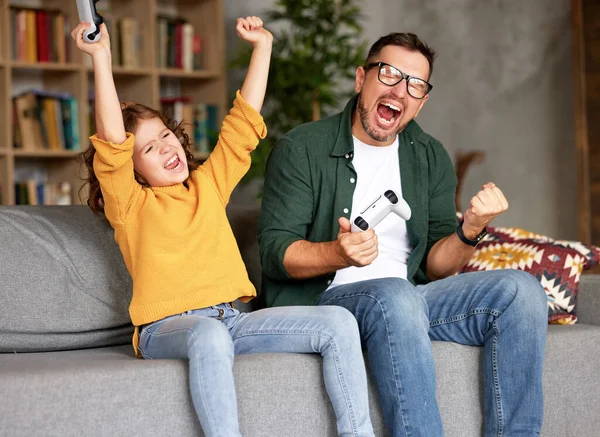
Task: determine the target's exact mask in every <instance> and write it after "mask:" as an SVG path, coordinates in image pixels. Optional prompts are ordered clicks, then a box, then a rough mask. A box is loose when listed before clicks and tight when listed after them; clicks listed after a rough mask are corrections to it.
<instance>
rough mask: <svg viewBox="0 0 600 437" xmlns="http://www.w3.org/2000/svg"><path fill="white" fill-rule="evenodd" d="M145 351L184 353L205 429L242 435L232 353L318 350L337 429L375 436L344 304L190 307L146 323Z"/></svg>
mask: <svg viewBox="0 0 600 437" xmlns="http://www.w3.org/2000/svg"><path fill="white" fill-rule="evenodd" d="M139 349H140V352H141V353H142V355H143V357H144V358H145V359H163V358H174V359H188V360H189V372H190V389H191V394H192V400H193V403H194V407H195V409H196V413H197V414H198V418H199V419H200V424H201V426H202V430H203V431H204V434H205V435H206V436H207V437H217V436H223V437H237V436H241V434H240V430H239V425H238V412H237V402H236V392H235V387H234V379H233V359H234V355H237V354H247V353H274V352H290V353H316V354H321V356H322V357H323V376H324V379H325V387H326V390H327V393H328V394H329V398H330V400H331V403H332V405H333V409H334V412H335V415H336V419H337V431H338V434H339V435H340V436H356V437H358V436H361V437H362V436H373V435H374V434H373V427H372V425H371V421H370V418H369V407H368V394H367V381H366V374H365V366H364V360H363V354H362V350H361V343H360V337H359V333H358V327H357V324H356V320H355V318H354V316H353V315H352V314H351V313H350V312H349V311H347V310H346V309H344V308H340V307H337V306H329V307H285V308H283V307H281V308H268V309H263V310H259V311H254V312H251V313H240V312H239V311H238V310H237V309H234V308H232V307H231V305H230V304H220V305H216V306H213V307H209V308H203V309H199V310H192V311H187V312H185V313H183V314H178V315H175V316H170V317H167V318H165V319H162V320H159V321H157V322H154V323H152V324H149V325H146V326H144V327H143V329H142V330H141V333H140V342H139Z"/></svg>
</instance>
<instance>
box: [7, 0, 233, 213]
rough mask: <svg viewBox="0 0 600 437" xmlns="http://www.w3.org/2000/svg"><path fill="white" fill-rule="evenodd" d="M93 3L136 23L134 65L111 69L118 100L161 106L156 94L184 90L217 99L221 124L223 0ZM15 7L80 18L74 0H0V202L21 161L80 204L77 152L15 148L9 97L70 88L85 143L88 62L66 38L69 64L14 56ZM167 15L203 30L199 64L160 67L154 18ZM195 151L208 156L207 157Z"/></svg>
mask: <svg viewBox="0 0 600 437" xmlns="http://www.w3.org/2000/svg"><path fill="white" fill-rule="evenodd" d="M97 7H98V9H99V11H101V13H102V12H103V11H106V10H108V11H109V13H108V14H107V15H110V17H112V18H113V20H117V19H121V18H124V17H127V18H134V19H135V20H137V21H138V23H139V24H140V25H139V35H140V39H139V41H140V42H139V65H138V66H136V67H124V66H121V65H114V67H113V74H114V78H115V83H116V86H117V92H118V93H119V98H120V100H122V101H135V102H139V103H143V104H145V105H148V106H151V107H153V108H159V107H160V101H161V98H162V97H178V96H186V97H189V98H190V99H191V101H192V102H194V103H207V104H212V105H215V106H216V107H217V112H218V117H217V118H218V121H219V123H220V121H221V120H222V117H223V116H224V115H225V113H226V111H227V109H228V106H229V105H228V102H227V93H226V77H225V69H224V66H225V58H224V52H225V30H224V23H225V18H224V12H223V0H119V1H114V0H112V1H109V0H100V1H99V2H98V3H97ZM14 8H35V9H42V10H46V11H58V12H60V13H62V14H63V15H64V16H65V17H66V18H67V19H68V20H69V26H70V28H71V29H72V27H73V26H74V25H75V23H78V22H79V18H78V15H77V6H76V2H75V1H74V0H72V1H64V0H0V194H1V195H0V202H1V204H5V205H14V204H15V203H16V199H15V197H16V196H15V188H14V187H15V178H16V177H17V175H18V174H19V171H20V170H21V169H22V168H25V167H27V168H29V167H39V168H42V169H43V170H44V171H45V173H46V174H47V177H48V181H49V182H62V181H67V182H69V183H70V184H71V186H72V202H73V203H81V201H80V199H79V196H78V191H79V188H80V187H81V186H82V184H83V180H82V178H81V175H82V169H81V167H80V164H79V162H78V161H77V160H76V156H77V154H78V152H76V151H70V150H51V149H50V150H49V149H47V148H43V147H41V145H34V146H31V145H29V147H27V148H25V147H23V148H15V147H14V144H13V135H14V133H13V127H12V118H13V114H12V111H13V110H12V108H13V106H12V105H13V103H12V98H13V97H14V96H15V95H18V94H20V93H22V92H24V91H26V90H29V89H38V90H43V91H49V92H57V93H68V94H70V95H72V96H73V97H75V98H76V99H77V102H78V120H79V137H80V145H81V149H84V148H85V147H87V145H88V140H87V139H88V137H89V136H90V135H91V134H92V133H93V132H90V128H89V123H88V119H89V114H90V110H91V106H90V105H92V103H91V101H90V100H89V98H90V96H92V95H93V89H94V78H93V71H92V68H91V65H90V62H89V60H88V59H86V58H87V56H86V55H84V54H82V53H80V52H79V51H78V50H77V48H76V47H75V44H74V43H73V42H72V41H71V40H70V37H69V43H68V54H67V58H68V59H69V62H62V63H60V62H29V61H19V60H15V59H13V56H12V51H13V50H12V47H13V43H14V41H13V38H15V35H13V32H12V31H11V19H10V18H11V9H14ZM165 16H167V17H173V18H184V19H185V20H186V21H187V22H189V23H190V24H192V25H193V26H194V31H195V33H197V34H199V35H200V36H201V38H202V51H201V56H202V68H201V69H199V70H192V71H189V70H183V69H176V68H164V67H159V66H158V55H157V38H158V34H157V32H158V26H157V18H158V17H165ZM142 23H143V25H142ZM109 31H111V29H110V28H109ZM69 32H70V30H69ZM112 34H113V32H111V35H112ZM186 121H188V120H186ZM189 121H190V122H191V121H192V120H189ZM196 156H198V157H200V158H206V155H201V154H197V155H196Z"/></svg>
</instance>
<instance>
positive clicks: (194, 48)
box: [156, 17, 203, 71]
mask: <svg viewBox="0 0 600 437" xmlns="http://www.w3.org/2000/svg"><path fill="white" fill-rule="evenodd" d="M156 28H157V32H158V35H157V36H158V38H157V39H158V41H157V44H158V50H157V63H158V66H159V67H160V68H181V69H183V70H186V71H192V70H201V69H202V68H203V62H202V40H201V37H200V35H198V34H196V33H195V32H194V26H193V25H192V24H191V23H189V22H187V21H185V20H183V19H177V18H170V17H158V18H157V23H156Z"/></svg>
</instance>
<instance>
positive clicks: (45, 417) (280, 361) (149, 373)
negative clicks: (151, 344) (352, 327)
mask: <svg viewBox="0 0 600 437" xmlns="http://www.w3.org/2000/svg"><path fill="white" fill-rule="evenodd" d="M599 342H600V327H598V326H590V325H575V326H550V327H549V333H548V344H547V349H546V350H547V352H546V359H545V365H544V404H545V417H544V427H543V430H542V435H543V436H544V437H564V436H566V435H573V436H593V435H597V430H598V426H600V419H599V418H598V414H597V411H598V409H599V408H600V398H599V397H598V393H599V392H600V380H599V379H598V378H596V377H595V375H597V374H598V372H600V348H598V346H597V345H598V343H599ZM482 352H483V350H482V348H479V347H472V346H463V345H460V344H456V343H449V342H438V341H434V342H433V353H434V358H435V361H436V370H437V389H438V390H437V398H438V403H439V406H440V411H441V414H442V420H443V422H444V430H445V435H446V436H448V437H458V436H460V437H464V436H476V435H481V429H482V377H481V363H482ZM321 363H322V360H321V359H320V357H319V356H318V355H315V354H250V355H240V356H236V359H235V364H234V376H235V381H236V389H237V395H238V396H237V397H238V408H239V417H240V427H241V431H242V434H243V435H244V436H248V437H254V436H276V435H277V436H286V437H305V436H311V437H325V436H331V435H335V420H334V417H333V411H332V408H331V406H330V403H329V401H328V398H327V394H326V392H325V388H324V385H323V378H322V365H321ZM0 368H1V369H2V372H0V387H2V390H1V393H2V396H3V398H5V399H10V400H11V402H6V403H5V404H4V407H3V408H1V409H0V435H2V436H4V435H6V436H11V437H21V436H23V437H25V436H31V435H39V430H40V429H43V430H44V436H49V437H50V436H60V437H70V436H81V435H85V436H89V437H95V436H121V435H143V436H165V435H169V436H170V435H176V436H179V437H185V436H190V437H191V436H201V435H202V433H201V431H200V426H199V424H198V420H197V418H196V414H195V412H194V410H193V406H192V403H191V398H190V395H189V388H188V378H187V372H188V366H187V363H186V362H185V361H182V360H151V361H145V360H140V359H136V358H134V357H133V351H132V349H131V347H129V346H121V347H111V348H102V349H90V350H81V351H66V352H53V353H34V354H4V355H0ZM215 389H218V387H215ZM369 404H370V408H371V419H372V421H373V426H374V428H375V435H377V436H386V435H388V434H387V433H386V432H385V431H384V425H383V418H382V415H381V410H380V408H379V404H378V401H377V395H376V393H375V390H374V386H373V384H372V380H371V381H370V384H369Z"/></svg>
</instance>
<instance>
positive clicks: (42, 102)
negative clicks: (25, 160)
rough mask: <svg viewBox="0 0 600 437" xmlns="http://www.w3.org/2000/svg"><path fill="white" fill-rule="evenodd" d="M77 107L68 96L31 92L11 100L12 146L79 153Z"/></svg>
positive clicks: (73, 99)
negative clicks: (76, 151)
mask: <svg viewBox="0 0 600 437" xmlns="http://www.w3.org/2000/svg"><path fill="white" fill-rule="evenodd" d="M78 119H79V107H78V103H77V99H75V98H74V97H73V96H71V95H69V94H63V93H51V92H48V91H40V90H31V91H27V92H24V93H22V94H19V95H17V96H15V97H13V132H14V137H13V143H14V147H15V148H21V149H25V150H35V149H40V148H41V149H50V150H79V149H80V138H79V121H78Z"/></svg>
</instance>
